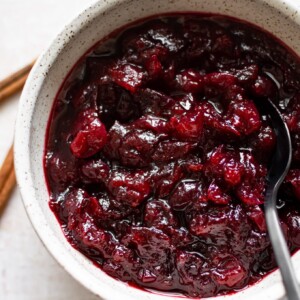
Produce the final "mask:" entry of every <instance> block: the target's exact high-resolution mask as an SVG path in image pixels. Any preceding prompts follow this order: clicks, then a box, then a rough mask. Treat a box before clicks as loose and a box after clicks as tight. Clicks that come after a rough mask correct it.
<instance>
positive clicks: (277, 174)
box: [257, 99, 300, 300]
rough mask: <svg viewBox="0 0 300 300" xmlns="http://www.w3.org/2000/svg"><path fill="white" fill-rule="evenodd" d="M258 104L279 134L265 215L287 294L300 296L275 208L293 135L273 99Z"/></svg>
mask: <svg viewBox="0 0 300 300" xmlns="http://www.w3.org/2000/svg"><path fill="white" fill-rule="evenodd" d="M257 104H258V106H261V107H262V108H263V110H264V111H266V112H267V113H268V114H269V116H270V118H271V122H272V124H273V127H274V130H275V134H276V138H277V142H276V149H275V153H274V156H273V159H272V162H271V166H270V168H269V172H268V175H267V190H266V196H265V216H266V222H267V228H268V233H269V236H270V240H271V244H272V246H273V251H274V254H275V258H276V262H277V264H278V266H279V269H280V272H281V276H282V280H283V284H284V287H285V290H286V294H287V298H288V299H289V300H299V299H300V288H299V284H298V281H297V278H296V274H295V271H294V269H293V266H292V263H291V256H290V252H289V249H288V247H287V244H286V241H285V238H284V235H283V232H282V229H281V226H280V222H279V218H278V214H277V208H276V200H277V192H278V189H279V187H280V185H281V183H282V181H283V180H284V178H285V176H286V174H287V172H288V170H289V168H290V164H291V159H292V144H291V137H290V133H289V130H288V128H287V125H286V124H285V122H284V120H283V118H282V116H281V114H280V112H279V110H278V109H277V107H276V106H275V105H274V104H273V103H272V102H271V100H269V99H268V100H266V101H261V102H260V103H257Z"/></svg>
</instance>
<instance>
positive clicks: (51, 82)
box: [15, 0, 300, 300]
mask: <svg viewBox="0 0 300 300" xmlns="http://www.w3.org/2000/svg"><path fill="white" fill-rule="evenodd" d="M289 2H290V3H289ZM286 3H288V4H285V5H283V4H282V3H281V2H280V1H263V0H261V1H258V0H257V1H255V0H252V1H249V0H240V1H222V0H215V1H211V0H201V1H199V0H190V1H188V0H187V1H182V0H164V1H161V0H152V1H147V0H122V1H120V0H119V1H117V0H113V1H99V2H96V3H95V4H94V5H93V6H92V7H90V8H88V9H87V10H85V11H84V12H83V13H82V14H81V15H80V16H79V17H78V18H77V19H76V20H74V21H73V22H72V23H71V24H69V25H68V26H67V27H66V28H65V29H64V30H63V31H62V33H61V34H60V35H58V37H57V38H56V39H55V41H54V42H53V43H52V44H51V46H50V47H49V49H48V50H47V51H46V52H45V53H44V54H43V55H42V56H41V57H40V58H39V60H38V62H37V63H36V65H35V67H34V69H33V71H32V72H31V74H30V77H29V79H28V81H27V83H26V87H25V89H24V92H23V94H22V98H21V101H20V106H19V113H18V118H17V124H16V136H15V165H16V172H17V178H18V182H19V186H20V189H21V193H22V198H23V200H24V203H25V206H26V209H27V212H28V214H29V217H30V219H31V221H32V223H33V226H34V227H35V229H36V231H37V233H38V234H39V236H40V238H41V239H42V241H43V242H44V244H45V245H46V247H47V248H48V249H49V250H50V252H51V253H52V254H53V255H54V257H55V258H56V259H57V260H58V261H59V262H60V264H61V265H62V266H63V267H64V268H65V269H66V270H67V271H68V272H69V273H71V275H73V276H74V277H75V278H76V279H77V280H78V281H79V282H81V283H82V284H83V285H84V286H86V287H87V288H88V289H90V290H91V291H92V292H94V293H95V294H97V295H99V296H101V297H102V298H103V299H119V298H122V299H124V300H127V299H128V300H129V299H140V300H163V299H172V298H173V299H174V296H173V297H172V298H170V296H168V295H164V294H162V293H158V292H155V293H148V292H144V291H141V290H139V289H135V288H132V287H129V286H128V285H127V284H125V283H123V282H119V281H116V280H114V279H112V278H111V277H109V276H108V275H106V274H105V273H103V272H102V271H101V270H100V269H98V268H96V267H95V266H94V265H93V263H92V262H90V261H89V260H88V259H86V258H85V257H84V256H83V255H81V254H80V253H79V252H78V251H76V250H75V249H73V248H72V247H71V246H70V245H69V243H68V242H67V240H66V239H65V237H64V235H63V233H62V230H61V229H60V226H59V223H58V221H57V220H56V218H55V216H54V214H53V213H52V211H51V210H50V209H49V206H48V197H49V195H48V191H47V186H46V183H45V176H44V169H43V152H44V143H45V133H46V129H47V123H48V119H49V115H50V111H51V107H52V104H53V101H54V99H55V96H56V94H57V92H58V90H59V88H60V86H61V84H62V82H63V80H64V78H65V77H66V76H67V74H68V72H69V71H70V69H71V68H72V67H73V66H74V64H75V63H76V62H77V61H78V59H79V58H80V57H81V56H82V55H83V54H84V53H85V52H86V51H87V50H88V49H90V48H91V47H92V46H93V45H94V44H95V43H96V42H97V41H99V40H100V39H102V38H103V37H105V36H106V35H108V34H109V33H110V32H111V31H113V30H114V29H116V28H118V27H120V26H123V25H125V24H126V23H129V22H132V21H134V20H137V19H140V18H143V17H146V16H150V15H154V14H159V13H166V12H181V11H186V12H197V11H198V12H210V13H220V14H224V15H230V16H234V17H238V18H240V19H244V20H247V21H250V22H252V23H254V24H257V25H258V26H260V27H262V28H264V29H266V30H268V31H271V32H272V33H273V34H274V35H276V36H277V37H279V38H280V39H281V40H282V41H284V42H285V43H286V44H287V45H288V46H290V47H291V48H292V49H293V50H294V51H295V52H296V53H300V30H299V25H298V24H300V18H299V17H298V15H297V13H296V10H295V8H293V4H292V1H286ZM293 263H294V266H295V268H296V270H297V269H298V270H300V253H296V254H295V255H294V257H293ZM298 279H300V271H299V272H298ZM280 280H281V279H280V274H279V272H278V271H275V272H273V273H272V274H270V275H269V276H267V277H266V278H265V279H263V280H262V281H261V282H259V283H258V284H256V285H254V286H252V287H250V288H248V289H246V290H244V291H241V292H239V293H237V294H234V295H230V296H219V297H217V298H218V299H227V298H230V299H240V298H241V297H243V298H245V299H246V298H247V299H255V298H257V297H259V299H279V298H281V297H282V296H283V293H284V291H283V288H282V285H281V283H280ZM178 298H182V296H181V297H180V296H178Z"/></svg>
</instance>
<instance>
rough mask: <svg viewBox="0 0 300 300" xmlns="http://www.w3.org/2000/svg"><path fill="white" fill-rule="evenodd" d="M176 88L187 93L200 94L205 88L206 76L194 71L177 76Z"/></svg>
mask: <svg viewBox="0 0 300 300" xmlns="http://www.w3.org/2000/svg"><path fill="white" fill-rule="evenodd" d="M176 86H177V87H178V88H179V89H181V90H183V91H185V92H187V93H200V92H201V91H203V88H204V76H203V75H201V74H200V73H199V72H197V71H195V70H193V69H187V70H184V71H182V72H180V73H179V74H177V75H176Z"/></svg>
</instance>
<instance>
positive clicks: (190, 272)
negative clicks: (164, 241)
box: [176, 251, 204, 285]
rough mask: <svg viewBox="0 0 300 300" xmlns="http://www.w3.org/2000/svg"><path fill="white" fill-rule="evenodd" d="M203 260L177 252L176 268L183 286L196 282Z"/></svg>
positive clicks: (192, 254) (189, 254) (196, 256)
mask: <svg viewBox="0 0 300 300" xmlns="http://www.w3.org/2000/svg"><path fill="white" fill-rule="evenodd" d="M203 264H204V261H203V259H202V258H201V257H200V256H199V255H197V254H194V253H189V252H185V251H178V252H177V253H176V268H177V270H178V273H179V276H180V280H182V283H183V284H185V285H188V284H191V285H193V282H194V280H197V279H198V278H197V277H198V276H199V275H200V273H201V271H202V270H201V267H202V266H203Z"/></svg>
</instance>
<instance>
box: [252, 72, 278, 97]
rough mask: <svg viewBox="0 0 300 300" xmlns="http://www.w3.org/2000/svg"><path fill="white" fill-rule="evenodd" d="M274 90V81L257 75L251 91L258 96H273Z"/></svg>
mask: <svg viewBox="0 0 300 300" xmlns="http://www.w3.org/2000/svg"><path fill="white" fill-rule="evenodd" d="M275 91H276V89H275V86H274V83H273V82H272V81H271V79H269V78H267V77H264V76H258V78H257V80H256V81H255V82H254V83H253V85H252V93H253V94H254V95H255V96H258V97H273V96H274V94H275Z"/></svg>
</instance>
